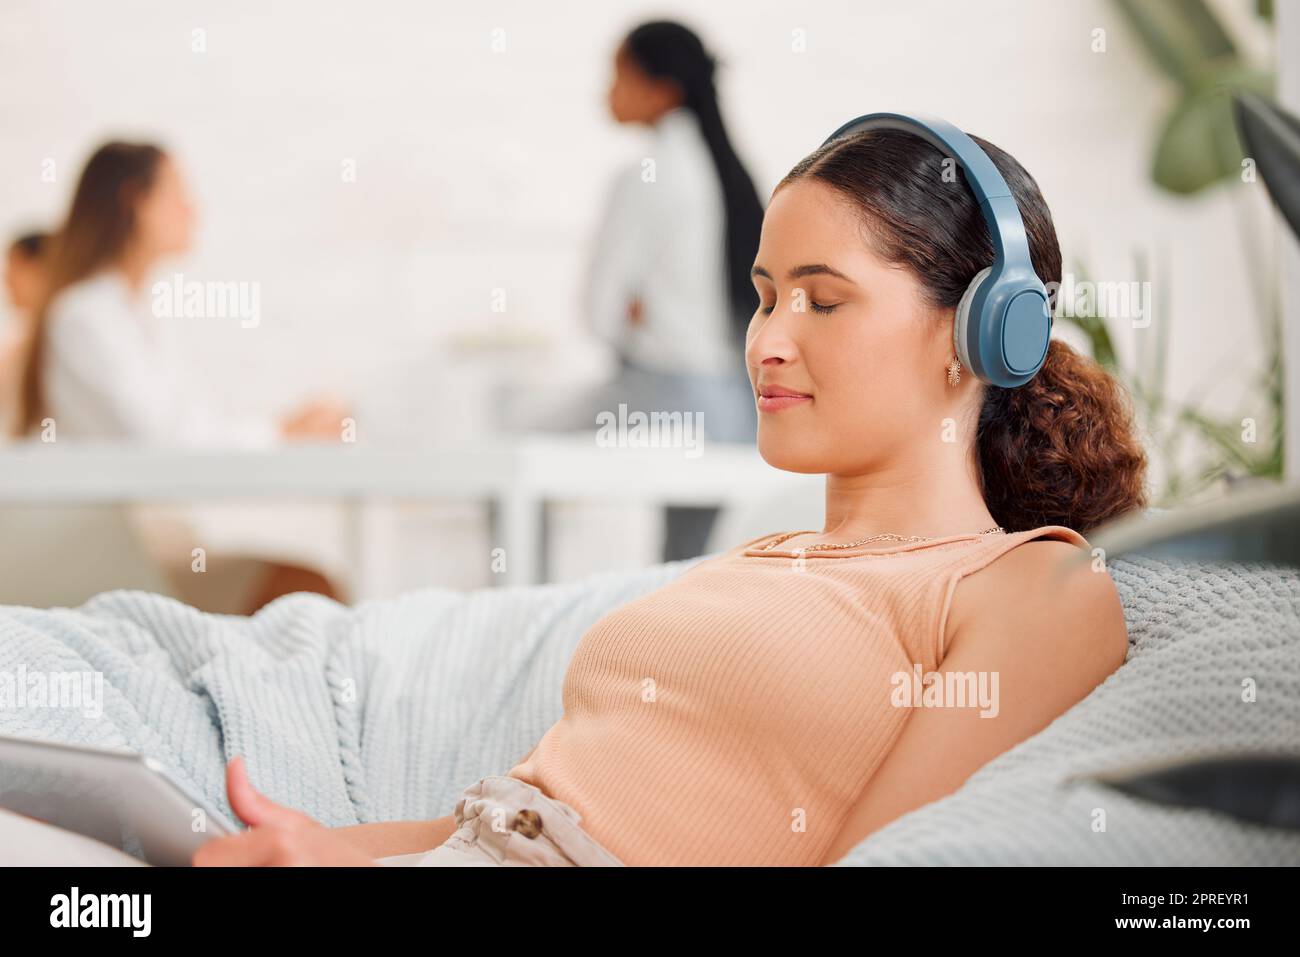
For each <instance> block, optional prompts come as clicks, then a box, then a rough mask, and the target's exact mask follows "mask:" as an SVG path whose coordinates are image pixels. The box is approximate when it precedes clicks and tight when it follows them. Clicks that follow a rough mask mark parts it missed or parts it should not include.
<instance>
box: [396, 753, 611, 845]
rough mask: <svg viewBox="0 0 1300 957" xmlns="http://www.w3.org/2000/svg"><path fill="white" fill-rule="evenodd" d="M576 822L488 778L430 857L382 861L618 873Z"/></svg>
mask: <svg viewBox="0 0 1300 957" xmlns="http://www.w3.org/2000/svg"><path fill="white" fill-rule="evenodd" d="M581 820H582V818H581V816H580V815H579V814H578V812H577V811H575V810H574V809H573V808H571V807H570V806H569V805H567V804H565V803H564V802H563V801H557V800H556V799H555V798H551V797H547V796H546V795H545V794H544V793H543V792H542V791H541V790H540V789H539V788H536V787H534V786H533V785H531V784H528V783H526V782H524V781H520V780H519V779H518V778H511V777H504V776H501V775H491V776H489V777H485V778H482V779H481V780H479V781H476V782H474V783H473V784H471V785H470V786H469V787H467V788H466V789H465V790H464V792H463V793H462V795H461V799H460V800H459V801H457V802H456V824H457V825H458V826H457V828H456V831H455V833H453V834H452V835H451V837H449V838H447V840H446V841H445V842H444V843H442V844H441V845H439V846H438V847H435V848H434V849H433V850H431V851H427V852H425V853H422V854H399V855H397V856H395V857H384V858H380V859H379V863H380V864H383V865H386V866H390V867H622V866H623V864H622V862H621V861H620V860H619V859H618V858H616V857H615V856H614V855H613V854H611V853H610V852H609V851H607V850H605V848H603V847H601V845H600V844H599V843H597V842H596V840H595V838H593V837H592V836H591V835H589V834H588V833H587V832H586V831H584V830H583V829H582V828H581V827H579V826H578V825H579V822H580V821H581Z"/></svg>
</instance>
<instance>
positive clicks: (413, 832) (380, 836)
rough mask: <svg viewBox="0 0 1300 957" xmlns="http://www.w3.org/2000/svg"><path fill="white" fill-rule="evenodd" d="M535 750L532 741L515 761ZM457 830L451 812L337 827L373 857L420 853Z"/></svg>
mask: <svg viewBox="0 0 1300 957" xmlns="http://www.w3.org/2000/svg"><path fill="white" fill-rule="evenodd" d="M536 750H537V746H536V745H533V747H532V748H531V749H530V750H529V752H528V753H527V754H525V755H524V756H523V757H522V758H520V759H519V760H518V761H517V762H515V763H516V764H523V763H524V762H525V761H527V760H528V759H529V758H531V757H532V756H533V752H534V751H536ZM455 832H456V818H455V816H454V815H451V814H448V815H447V816H446V817H440V818H437V819H435V820H432V821H380V822H378V823H375V824H353V825H351V826H350V827H340V828H335V833H336V834H338V835H339V836H340V837H342V838H343V839H344V840H346V841H348V842H349V843H350V844H352V845H353V846H354V847H356V848H358V849H359V850H361V851H364V852H365V853H366V854H368V855H370V856H371V857H391V856H393V855H394V854H417V853H419V852H420V851H428V850H432V849H433V848H435V847H437V846H438V845H439V844H442V843H443V842H444V841H446V840H447V838H449V837H451V836H452V834H454V833H455Z"/></svg>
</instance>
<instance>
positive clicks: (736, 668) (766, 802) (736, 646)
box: [508, 525, 1089, 866]
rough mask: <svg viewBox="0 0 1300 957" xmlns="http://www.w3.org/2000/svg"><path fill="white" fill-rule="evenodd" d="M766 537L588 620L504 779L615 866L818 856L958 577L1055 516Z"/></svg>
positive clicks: (930, 657) (928, 659)
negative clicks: (547, 716)
mask: <svg viewBox="0 0 1300 957" xmlns="http://www.w3.org/2000/svg"><path fill="white" fill-rule="evenodd" d="M778 537H779V535H777V534H773V535H766V536H763V537H762V538H757V539H754V540H753V541H751V542H746V543H745V544H743V545H738V546H736V547H735V548H733V549H731V550H730V551H728V552H726V553H724V554H723V555H720V556H718V557H716V558H712V559H709V560H706V561H703V562H700V563H698V564H696V565H694V566H693V567H691V568H690V569H688V570H687V571H686V572H685V573H683V574H682V575H681V576H680V577H679V578H677V579H675V580H674V581H672V582H670V583H669V584H668V585H666V586H664V587H663V588H660V589H657V590H656V591H654V592H651V593H649V594H647V595H643V596H642V597H640V598H638V599H636V600H634V601H631V602H629V603H627V604H626V605H623V606H621V607H619V608H617V609H615V610H614V611H612V612H610V613H609V614H607V615H605V616H604V617H603V618H601V619H600V620H599V621H597V622H596V623H595V624H593V625H592V626H591V628H589V629H588V630H587V632H586V633H585V634H584V635H583V637H582V639H581V641H579V643H578V645H577V647H576V648H575V649H574V653H573V658H572V660H571V661H570V663H569V667H568V671H567V672H566V674H565V679H564V689H563V704H564V713H563V716H562V717H561V718H560V720H559V721H557V722H556V723H555V724H554V725H552V726H551V728H550V729H549V730H548V731H547V732H546V734H545V735H544V736H543V737H542V739H541V741H539V742H538V744H537V746H536V747H535V748H534V749H533V750H532V752H530V753H529V755H528V756H527V757H526V758H524V759H523V760H522V761H521V762H520V763H518V764H517V765H515V767H513V768H511V769H510V771H509V772H508V774H509V775H510V776H511V777H515V778H519V779H520V780H523V781H526V782H528V783H530V784H533V785H535V786H537V787H538V788H540V789H541V790H542V791H543V792H545V793H546V794H548V795H550V796H551V797H553V798H556V799H558V800H561V801H564V802H565V803H567V804H569V805H571V806H572V807H573V808H574V809H575V810H577V812H578V813H579V814H580V815H581V816H582V822H581V826H582V827H583V829H584V830H586V831H587V833H589V834H590V835H591V836H592V837H594V838H595V839H596V840H597V841H598V842H600V843H601V844H602V845H604V846H605V847H606V848H608V849H609V851H610V852H611V853H612V854H614V855H615V856H616V857H618V858H619V859H620V860H621V861H622V862H623V863H625V864H628V865H632V866H636V865H688V866H689V865H817V864H821V863H824V861H823V860H822V859H823V857H824V856H825V854H826V853H827V851H828V850H829V847H830V845H831V843H832V842H833V841H834V839H835V837H836V836H837V835H838V833H839V830H840V828H841V827H842V826H843V822H844V821H845V819H846V818H847V816H848V814H849V812H850V810H851V809H852V808H853V806H854V804H855V803H856V801H857V799H858V797H859V795H861V793H862V791H863V789H864V788H865V786H866V784H867V782H868V781H870V780H871V777H872V775H873V774H874V773H875V771H876V768H877V767H878V766H879V765H880V763H881V761H883V760H884V758H885V756H886V755H887V754H888V753H889V750H890V748H891V747H892V746H893V743H894V741H895V739H896V738H897V737H898V734H899V732H900V731H901V730H902V728H903V725H904V722H905V721H906V720H907V717H908V715H909V714H910V713H911V712H910V709H909V708H905V707H896V706H894V705H893V704H892V703H891V692H892V690H893V684H892V683H891V678H892V677H893V676H894V675H896V674H898V673H900V672H903V673H907V674H909V675H910V674H912V673H913V666H914V665H916V664H919V665H920V666H921V668H922V669H923V671H925V672H929V671H934V670H936V669H937V668H938V666H939V663H940V662H941V661H943V657H944V653H945V651H946V649H945V648H944V632H945V627H946V622H947V616H948V608H949V605H950V603H951V601H952V594H953V590H954V588H955V587H956V584H957V581H958V580H959V579H960V578H961V577H962V576H964V575H969V574H971V573H972V572H975V571H978V570H979V569H981V568H983V567H984V566H986V565H988V564H989V563H990V562H992V561H993V560H994V559H996V558H998V557H999V556H1000V555H1003V554H1005V553H1006V552H1008V551H1010V550H1011V549H1013V548H1015V547H1016V546H1017V545H1020V544H1022V543H1024V542H1027V541H1030V540H1031V539H1035V538H1055V539H1060V540H1063V541H1067V542H1071V543H1073V544H1075V545H1078V546H1080V547H1082V548H1085V549H1086V548H1088V547H1089V545H1088V542H1087V540H1086V539H1085V538H1084V537H1083V536H1082V535H1080V534H1079V533H1078V532H1076V531H1074V530H1072V529H1070V528H1066V527H1065V526H1061V525H1044V526H1040V527H1039V528H1035V529H1031V530H1028V531H1023V532H1015V533H1011V534H1006V533H1001V532H994V533H991V534H986V535H978V534H968V535H950V536H946V537H943V538H935V539H931V540H929V541H925V542H907V543H901V544H894V545H892V546H886V547H883V548H882V547H879V544H880V543H873V545H866V546H860V547H858V548H855V549H844V550H834V551H813V552H807V553H804V554H802V555H800V553H798V552H797V551H795V550H794V549H797V547H798V546H797V543H794V544H792V545H791V547H790V548H789V549H786V548H785V547H784V545H777V546H776V547H775V548H772V549H770V550H764V549H763V545H764V543H766V542H769V541H771V540H773V539H776V538H778Z"/></svg>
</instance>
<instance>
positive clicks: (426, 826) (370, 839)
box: [334, 814, 456, 857]
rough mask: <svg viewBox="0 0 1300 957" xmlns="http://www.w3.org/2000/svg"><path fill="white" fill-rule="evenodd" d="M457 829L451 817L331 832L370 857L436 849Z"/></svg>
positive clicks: (394, 822) (357, 826) (395, 822)
mask: <svg viewBox="0 0 1300 957" xmlns="http://www.w3.org/2000/svg"><path fill="white" fill-rule="evenodd" d="M455 830H456V818H455V817H453V816H451V815H450V814H449V815H447V816H446V817H440V818H437V819H435V820H432V821H380V822H379V823H376V824H353V825H352V826H350V827H339V828H335V829H334V833H336V834H337V835H339V837H341V838H343V839H344V840H346V841H347V842H348V843H350V844H351V845H352V846H353V847H355V848H357V849H358V850H360V851H363V852H365V853H366V854H367V855H369V856H370V857H391V856H392V855H394V854H417V853H419V852H420V851H428V850H432V849H433V848H435V847H437V846H438V845H439V844H441V843H443V841H445V840H447V838H449V837H451V835H452V834H453V833H454V832H455Z"/></svg>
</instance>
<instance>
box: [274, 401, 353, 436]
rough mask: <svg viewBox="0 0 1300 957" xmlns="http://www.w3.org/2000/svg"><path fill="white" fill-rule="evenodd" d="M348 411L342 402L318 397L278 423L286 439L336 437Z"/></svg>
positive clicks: (340, 432)
mask: <svg viewBox="0 0 1300 957" xmlns="http://www.w3.org/2000/svg"><path fill="white" fill-rule="evenodd" d="M348 412H349V410H348V408H347V406H345V405H344V404H343V403H342V402H338V401H335V400H333V399H318V400H316V401H315V402H309V403H308V404H307V405H304V406H302V407H300V408H299V409H298V410H297V411H295V412H294V413H292V414H291V415H289V416H288V417H287V418H286V419H285V420H284V421H283V422H282V423H280V432H281V434H283V435H284V437H285V438H287V439H338V438H339V437H340V436H341V435H342V434H343V420H344V419H346V418H347V417H348Z"/></svg>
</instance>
